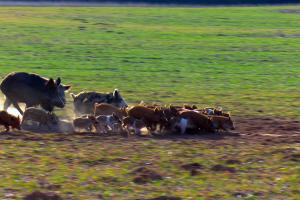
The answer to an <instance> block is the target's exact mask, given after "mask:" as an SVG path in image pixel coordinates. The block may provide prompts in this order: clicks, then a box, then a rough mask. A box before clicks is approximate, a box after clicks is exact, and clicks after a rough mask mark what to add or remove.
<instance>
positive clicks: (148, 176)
mask: <svg viewBox="0 0 300 200" xmlns="http://www.w3.org/2000/svg"><path fill="white" fill-rule="evenodd" d="M132 174H135V175H136V177H134V179H133V182H134V183H136V184H146V183H148V182H151V181H155V180H162V179H163V177H162V175H160V174H158V173H157V172H155V171H153V170H151V169H148V168H146V167H140V168H138V169H136V170H134V171H133V172H132Z"/></svg>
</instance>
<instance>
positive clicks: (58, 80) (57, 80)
mask: <svg viewBox="0 0 300 200" xmlns="http://www.w3.org/2000/svg"><path fill="white" fill-rule="evenodd" d="M55 83H56V85H57V86H59V85H60V83H61V79H60V77H58V78H57V79H56V81H55Z"/></svg>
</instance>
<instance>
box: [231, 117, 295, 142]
mask: <svg viewBox="0 0 300 200" xmlns="http://www.w3.org/2000/svg"><path fill="white" fill-rule="evenodd" d="M235 126H236V127H237V130H236V131H237V133H238V134H239V135H240V138H244V139H247V140H254V141H256V142H259V143H299V142H300V121H298V120H289V119H276V118H267V117H252V118H250V117H249V118H239V119H236V120H235Z"/></svg>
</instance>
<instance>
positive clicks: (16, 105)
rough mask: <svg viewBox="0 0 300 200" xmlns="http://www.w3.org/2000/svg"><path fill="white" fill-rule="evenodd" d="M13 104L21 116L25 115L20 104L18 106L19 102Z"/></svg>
mask: <svg viewBox="0 0 300 200" xmlns="http://www.w3.org/2000/svg"><path fill="white" fill-rule="evenodd" d="M12 104H13V105H14V107H15V108H16V109H17V110H18V111H19V113H20V114H21V115H23V114H24V113H23V111H22V110H21V108H20V106H19V104H18V103H17V102H12Z"/></svg>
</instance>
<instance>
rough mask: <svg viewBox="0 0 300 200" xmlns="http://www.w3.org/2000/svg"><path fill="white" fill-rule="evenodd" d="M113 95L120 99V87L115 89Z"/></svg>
mask: <svg viewBox="0 0 300 200" xmlns="http://www.w3.org/2000/svg"><path fill="white" fill-rule="evenodd" d="M113 97H114V98H115V99H118V98H119V91H118V89H115V90H114V92H113Z"/></svg>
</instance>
